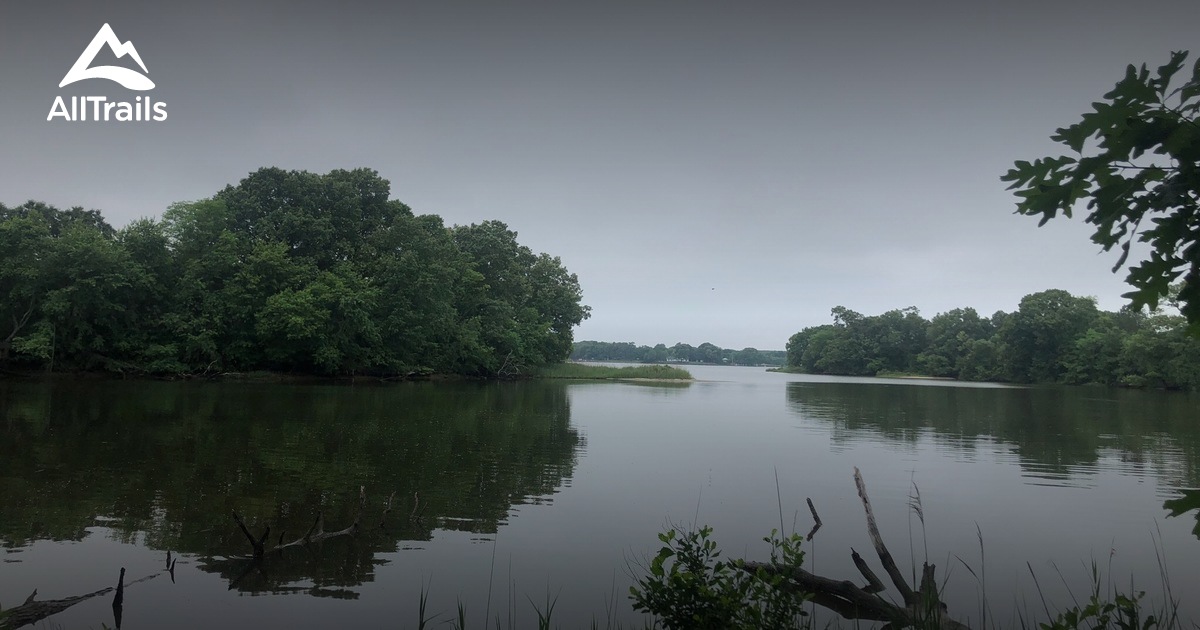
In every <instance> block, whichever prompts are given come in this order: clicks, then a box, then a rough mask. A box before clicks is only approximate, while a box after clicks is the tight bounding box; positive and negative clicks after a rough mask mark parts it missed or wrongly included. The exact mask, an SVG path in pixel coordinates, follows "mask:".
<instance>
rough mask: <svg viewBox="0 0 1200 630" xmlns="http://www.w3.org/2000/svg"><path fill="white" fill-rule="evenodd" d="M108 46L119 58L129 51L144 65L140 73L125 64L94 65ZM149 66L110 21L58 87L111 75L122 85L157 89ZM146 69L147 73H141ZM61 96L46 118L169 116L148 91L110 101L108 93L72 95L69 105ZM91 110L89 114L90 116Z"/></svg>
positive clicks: (141, 88) (143, 118)
mask: <svg viewBox="0 0 1200 630" xmlns="http://www.w3.org/2000/svg"><path fill="white" fill-rule="evenodd" d="M105 46H108V49H109V50H111V51H112V53H113V54H114V55H116V56H117V58H118V59H119V58H121V57H124V56H126V55H129V57H130V58H132V59H133V60H134V61H135V62H137V65H138V67H140V68H141V69H142V72H141V73H139V72H137V71H136V70H131V69H129V68H122V67H121V66H94V67H93V66H92V62H93V61H95V59H96V55H97V54H99V53H100V49H102V48H104V47H105ZM149 72H150V71H149V70H146V64H145V63H144V62H142V57H141V55H139V54H138V52H137V49H136V48H134V47H133V42H132V41H128V42H125V43H121V40H119V39H117V34H116V33H114V32H113V30H112V27H111V26H109V25H108V24H105V25H104V26H101V27H100V30H99V31H98V32H97V33H96V36H95V37H93V38H92V43H90V44H88V45H87V48H85V49H83V54H81V55H79V59H76V60H75V65H73V66H71V69H70V70H68V71H67V74H66V76H64V77H63V80H62V82H60V83H59V84H58V87H60V88H61V87H66V86H68V85H70V84H72V83H75V82H77V81H85V80H88V79H108V80H109V81H115V82H116V83H119V84H120V85H121V86H122V87H124V88H127V89H130V90H137V91H146V90H152V89H154V82H153V81H151V80H150V77H147V76H146V74H149ZM142 73H145V74H142ZM67 102H68V101H66V100H65V99H63V97H62V96H56V97H54V104H53V105H51V106H50V114H49V115H47V116H46V120H47V121H51V120H54V119H55V118H60V117H61V118H62V119H63V120H66V121H70V122H75V121H83V120H98V121H109V120H116V121H120V122H130V121H142V120H153V121H163V120H166V119H167V104H166V103H161V102H159V103H155V102H154V101H153V100H152V99H151V98H150V96H149V95H146V96H145V97H142V96H138V97H136V98H134V100H133V102H126V101H109V100H108V97H107V96H72V97H71V100H70V106H69V107H68V106H67ZM89 114H90V116H89Z"/></svg>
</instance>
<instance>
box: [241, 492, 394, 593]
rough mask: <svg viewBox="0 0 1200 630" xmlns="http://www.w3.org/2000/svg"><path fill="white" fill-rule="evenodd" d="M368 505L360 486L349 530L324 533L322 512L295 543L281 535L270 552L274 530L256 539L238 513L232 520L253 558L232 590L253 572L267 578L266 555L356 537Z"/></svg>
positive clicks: (389, 506)
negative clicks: (356, 507) (268, 545)
mask: <svg viewBox="0 0 1200 630" xmlns="http://www.w3.org/2000/svg"><path fill="white" fill-rule="evenodd" d="M392 496H393V497H394V496H395V493H393V495H392ZM366 503H367V494H366V488H364V487H363V486H359V488H358V513H357V514H355V516H354V522H353V523H351V524H350V526H349V527H346V528H345V529H339V530H337V531H334V532H327V531H325V514H324V513H323V512H320V511H318V512H317V518H316V519H315V520H314V521H313V524H312V525H311V526H309V528H308V531H307V532H305V533H304V535H303V536H301V537H300V538H297V539H296V540H293V541H292V542H289V543H285V542H283V540H284V538H283V537H284V532H279V539H278V540H277V541H276V543H275V546H274V547H271V548H270V549H267V548H266V542H267V536H268V535H269V534H270V533H271V527H270V526H269V525H268V526H267V527H266V528H265V529H264V530H263V533H262V535H261V536H259V537H258V538H255V537H254V535H253V534H251V533H250V529H249V528H248V527H246V524H245V523H244V522H243V521H242V517H241V516H239V515H238V513H237V512H234V513H233V520H234V521H235V522H236V523H237V525H238V528H239V529H241V530H242V534H244V535H245V536H246V540H247V541H249V542H250V549H251V552H252V554H253V555H252V556H251V557H250V562H249V563H247V564H246V566H245V568H244V569H243V570H242V572H241V573H240V574H239V575H238V576H237V577H236V578H234V579H233V581H231V582H230V584H229V590H233V589H234V588H236V587H237V585H238V584H239V583H240V582H241V581H242V579H243V578H245V577H246V576H247V575H249V574H250V573H252V572H254V571H258V572H259V573H261V574H263V575H264V576H266V569H265V568H264V562H263V561H264V559H266V558H267V554H276V553H283V551H284V550H285V549H291V548H296V547H307V546H308V545H311V544H313V543H317V542H320V541H322V540H328V539H330V538H338V537H341V536H354V535H355V534H357V533H358V531H359V527H360V525H359V524H360V523H361V522H362V514H363V508H364V507H366ZM391 505H392V500H391V498H389V499H388V503H387V505H386V506H385V508H384V511H383V517H382V518H381V520H380V527H382V526H383V520H382V519H383V518H386V517H387V513H388V512H389V511H391V509H392V508H391Z"/></svg>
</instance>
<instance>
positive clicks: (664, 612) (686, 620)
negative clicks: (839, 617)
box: [629, 526, 808, 630]
mask: <svg viewBox="0 0 1200 630" xmlns="http://www.w3.org/2000/svg"><path fill="white" fill-rule="evenodd" d="M658 539H659V541H661V542H662V543H663V546H662V548H661V549H660V550H659V552H658V554H657V555H655V557H654V558H653V559H652V560H651V561H650V566H649V567H647V570H648V572H649V575H645V576H642V577H640V578H638V580H637V584H635V585H634V586H631V587H630V588H629V595H630V598H631V599H632V600H633V608H634V610H637V611H641V612H646V613H649V614H650V615H652V616H653V617H654V626H653V627H656V628H658V627H661V628H666V629H667V630H707V629H712V630H718V629H726V628H728V629H743V628H744V629H746V630H752V629H754V630H757V629H758V628H780V629H782V628H803V627H807V624H805V623H804V621H805V619H804V618H805V617H806V616H807V615H808V613H807V612H806V611H805V610H804V603H805V602H806V601H807V599H808V598H807V596H806V595H805V594H803V593H798V592H795V591H794V590H792V589H790V588H788V587H787V585H786V584H785V581H786V578H785V577H784V576H783V575H781V574H774V575H768V574H767V573H766V571H764V570H763V569H759V570H758V572H757V573H750V572H748V571H746V570H744V569H743V568H742V566H741V561H739V560H727V559H722V558H721V551H720V549H718V548H717V543H716V541H714V540H713V539H712V528H711V527H707V526H705V527H701V528H699V529H692V530H689V531H681V530H679V529H675V528H672V529H668V530H667V531H666V532H663V533H661V534H659V535H658ZM803 539H804V537H803V536H800V535H799V534H793V535H791V536H787V537H783V536H782V535H780V534H779V532H778V531H772V532H771V535H770V536H769V537H767V538H764V539H763V540H764V541H766V542H767V544H769V545H770V546H771V563H772V564H778V565H781V566H788V567H799V566H800V565H801V564H802V563H803V561H804V552H803V551H802V550H801V549H800V542H801V541H802V540H803Z"/></svg>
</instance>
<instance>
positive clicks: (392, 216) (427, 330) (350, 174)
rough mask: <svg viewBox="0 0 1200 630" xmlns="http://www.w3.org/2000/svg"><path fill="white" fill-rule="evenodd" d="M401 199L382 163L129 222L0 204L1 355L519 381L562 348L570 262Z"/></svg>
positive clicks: (570, 317)
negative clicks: (379, 167)
mask: <svg viewBox="0 0 1200 630" xmlns="http://www.w3.org/2000/svg"><path fill="white" fill-rule="evenodd" d="M389 194H390V189H389V184H388V182H387V180H385V179H382V178H381V177H379V175H378V174H377V173H376V172H375V171H372V170H369V169H356V170H352V171H346V170H335V171H332V172H330V173H328V174H325V175H320V174H314V173H309V172H303V171H284V170H281V169H278V168H264V169H260V170H258V171H256V172H254V173H251V174H250V175H249V176H248V177H247V178H246V179H244V180H242V181H241V182H240V183H239V184H238V185H236V186H227V187H226V188H225V189H224V190H222V191H220V192H219V193H217V194H216V195H214V196H213V197H211V198H209V199H204V200H201V201H197V202H190V203H177V204H174V205H172V206H171V208H170V209H168V210H167V211H166V212H165V213H164V215H163V218H162V220H152V219H142V220H138V221H135V222H133V223H131V224H129V225H128V226H126V227H124V228H122V229H120V230H115V229H113V228H112V227H111V226H110V225H108V224H107V223H106V222H105V221H104V219H103V218H102V217H101V216H100V213H99V212H97V211H95V210H89V211H84V210H83V209H81V208H73V209H71V210H67V211H62V210H58V209H56V208H53V207H51V206H48V205H46V204H43V203H38V202H32V201H31V202H28V203H25V204H23V205H20V206H17V207H15V208H6V207H4V206H0V364H3V363H11V364H14V365H16V366H20V367H27V368H34V367H36V368H45V369H57V370H106V371H115V372H147V373H157V374H183V373H213V372H230V371H233V372H245V371H249V370H276V371H287V372H302V373H313V374H331V375H334V374H380V375H395V374H407V373H411V372H414V371H430V370H432V371H437V372H445V373H460V374H470V375H505V374H517V373H521V372H523V371H525V370H527V369H529V368H532V367H536V366H539V365H544V364H547V363H552V362H556V361H561V360H563V359H565V358H566V356H567V354H569V352H570V350H571V343H572V334H573V333H572V327H573V326H575V325H577V324H579V323H580V322H581V321H582V320H583V319H584V318H586V317H587V316H588V313H589V309H588V307H586V306H583V305H582V304H581V303H580V300H581V291H580V287H579V282H578V279H577V278H576V277H575V275H574V274H571V273H569V272H568V271H567V270H566V269H565V268H564V267H563V265H562V263H561V261H560V260H559V259H558V258H556V257H551V256H549V255H546V254H540V255H539V254H535V253H534V252H533V251H531V250H530V249H529V248H528V247H525V246H523V245H521V244H519V243H518V242H517V238H516V237H517V234H516V233H515V232H513V231H511V230H509V229H508V227H507V226H506V225H505V224H504V223H501V222H499V221H487V222H484V223H480V224H475V225H468V226H455V227H450V228H447V227H446V226H445V225H443V223H442V220H441V219H440V218H439V217H437V216H433V215H414V214H413V212H412V210H411V209H409V208H408V207H407V206H405V205H404V204H402V203H400V202H399V201H395V200H391V199H389V198H388V197H389Z"/></svg>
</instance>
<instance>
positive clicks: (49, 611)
mask: <svg viewBox="0 0 1200 630" xmlns="http://www.w3.org/2000/svg"><path fill="white" fill-rule="evenodd" d="M158 575H159V574H158V573H152V574H150V575H147V576H146V577H143V578H138V579H136V580H134V581H132V582H130V583H129V584H128V586H132V585H134V584H137V583H138V582H145V581H146V580H149V579H152V578H155V577H158ZM126 586H127V585H126V584H125V567H121V573H120V576H119V577H118V578H117V585H116V586H115V587H113V586H109V587H107V588H102V589H100V590H98V591H92V592H91V593H87V594H84V595H77V596H75V597H67V598H65V599H47V600H42V601H36V599H35V598H36V597H37V589H34V590H33V593H31V594H30V595H29V597H27V598H25V603H24V604H21V605H20V606H16V607H13V608H9V609H7V610H0V630H15V629H16V628H21V627H23V626H28V625H32V624H35V623H37V622H39V621H41V620H43V619H45V618H46V617H49V616H51V615H57V614H58V613H60V612H62V611H64V610H66V609H68V608H70V607H72V606H74V605H75V604H78V603H80V602H83V601H86V600H89V599H91V598H93V597H98V596H100V595H105V594H107V593H111V592H113V591H116V595H115V596H114V597H113V602H112V607H113V615H114V617H115V620H116V625H117V627H118V628H120V627H121V607H122V605H123V603H124V600H125V587H126Z"/></svg>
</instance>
